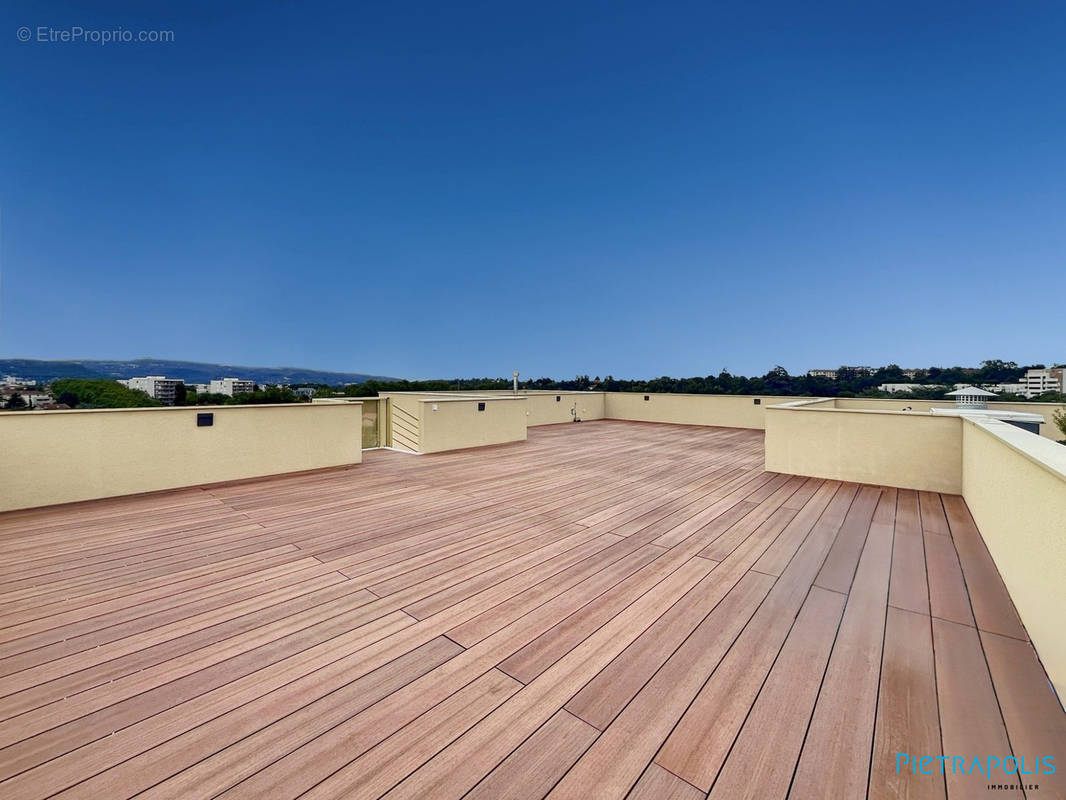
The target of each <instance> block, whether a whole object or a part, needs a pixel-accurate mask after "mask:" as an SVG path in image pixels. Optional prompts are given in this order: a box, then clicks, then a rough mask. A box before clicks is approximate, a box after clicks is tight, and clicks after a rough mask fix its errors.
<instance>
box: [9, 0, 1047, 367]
mask: <svg viewBox="0 0 1066 800" xmlns="http://www.w3.org/2000/svg"><path fill="white" fill-rule="evenodd" d="M0 17H2V18H3V20H4V21H5V22H7V23H8V25H7V28H6V30H8V32H9V36H10V40H9V41H8V42H7V43H6V45H5V47H3V48H0V66H2V67H3V70H4V74H5V75H7V76H9V78H10V79H9V81H8V82H7V85H6V87H5V100H6V103H5V108H6V110H7V114H6V115H5V125H4V137H3V143H2V144H0V175H3V176H4V180H3V181H2V183H0V215H2V226H3V230H2V244H0V356H24V357H37V358H68V357H70V356H71V355H77V356H78V357H81V358H92V357H96V358H114V357H115V356H116V355H118V356H122V355H123V354H127V353H129V352H130V351H131V350H135V351H139V352H141V353H152V354H154V355H155V356H156V357H159V358H181V359H190V360H201V361H217V362H223V363H236V364H241V363H244V364H301V365H306V366H307V367H311V368H319V369H326V370H358V371H360V372H366V373H376V374H385V375H398V376H406V377H413V378H421V377H440V376H455V375H459V376H468V375H497V374H501V373H502V374H504V375H509V374H510V371H511V370H513V369H518V370H520V371H521V372H522V374H523V375H525V376H542V375H549V376H569V375H574V374H578V373H585V372H587V371H589V370H596V371H598V372H599V373H600V374H601V375H602V374H612V375H616V376H656V375H664V374H665V375H706V374H716V373H718V372H719V371H720V370H722V369H728V370H729V371H730V372H733V373H736V374H745V375H755V374H762V373H765V372H766V371H767V370H769V369H770V368H771V367H773V366H774V365H776V364H780V365H782V366H784V367H786V368H787V369H788V370H789V371H790V372H792V373H802V372H804V371H806V370H807V369H811V368H818V367H822V368H832V367H836V366H838V365H839V364H840V363H853V364H869V363H873V364H877V363H891V362H894V363H898V364H900V365H901V366H904V367H913V366H918V365H923V364H936V363H940V364H944V365H953V364H975V363H976V362H978V361H979V360H980V359H982V358H988V357H997V356H1000V357H1002V356H1008V354H1009V357H1012V358H1014V359H1019V360H1020V361H1019V363H1022V362H1026V363H1041V362H1044V363H1046V362H1047V361H1048V360H1049V359H1053V358H1056V357H1060V358H1061V354H1059V353H1056V352H1055V351H1054V347H1053V345H1054V344H1056V343H1059V342H1062V340H1063V329H1062V321H1061V315H1060V314H1056V313H1053V309H1052V310H1051V311H1049V310H1048V309H1045V308H1042V307H1041V306H1040V304H1041V302H1042V301H1043V298H1044V297H1046V296H1048V295H1051V296H1052V297H1054V296H1055V293H1056V291H1057V289H1058V287H1059V286H1060V284H1061V276H1062V272H1063V259H1062V254H1063V253H1064V252H1066V226H1063V225H1062V219H1064V218H1066V196H1064V195H1063V192H1062V186H1064V185H1066V161H1064V160H1063V159H1062V158H1061V142H1062V141H1064V140H1066V105H1064V104H1063V103H1061V102H1058V101H1057V98H1058V96H1059V95H1060V93H1061V92H1060V89H1061V86H1062V85H1063V83H1064V82H1066V60H1064V59H1063V58H1062V57H1061V48H1062V42H1063V41H1064V40H1066V6H1063V5H1062V4H1055V3H1041V2H1037V3H1033V4H1027V5H1026V7H1025V9H1024V13H1019V10H1018V9H1017V8H1016V7H1012V6H1007V5H982V6H972V5H970V6H955V5H952V4H936V5H932V6H931V5H929V4H918V3H909V4H908V3H902V4H893V5H891V6H886V7H875V6H869V5H854V4H832V5H828V4H827V5H822V6H808V5H797V4H793V3H779V4H771V6H767V5H765V4H763V5H758V6H743V5H739V6H737V5H734V6H715V5H707V4H694V3H667V4H655V5H648V4H632V3H628V2H621V3H617V4H610V5H609V6H591V5H577V6H575V5H574V4H572V3H566V4H562V3H556V4H552V3H547V4H540V5H538V6H537V10H536V13H535V14H533V13H530V12H529V10H528V9H519V8H517V7H513V6H511V7H506V6H489V7H480V8H466V7H453V6H440V5H436V4H422V5H419V6H403V7H393V6H388V5H386V6H367V5H365V4H339V3H322V4H316V5H313V6H309V5H305V4H267V5H263V4H261V3H247V2H236V3H227V4H223V5H219V6H214V7H201V6H199V5H196V4H193V5H190V4H187V3H177V2H161V3H153V4H148V5H146V4H137V5H136V6H131V7H129V8H127V9H125V10H120V9H117V8H114V7H110V8H108V7H104V6H102V5H98V6H97V7H96V8H91V7H88V6H86V5H85V4H82V3H74V2H71V1H70V0H59V1H58V2H55V3H49V4H48V5H47V7H40V8H35V7H33V6H28V5H24V4H19V5H17V6H12V5H10V4H9V5H8V6H7V7H5V9H4V10H3V11H0ZM45 24H46V25H51V26H57V27H60V26H63V25H73V24H77V25H79V26H82V27H84V28H86V29H90V28H99V29H114V28H119V27H121V28H124V29H128V30H165V31H172V32H173V37H171V38H169V39H168V40H167V41H153V42H144V43H142V42H130V43H112V44H109V45H106V46H105V45H100V44H95V45H94V44H90V43H63V42H60V41H52V42H41V41H36V40H33V41H24V42H23V41H17V40H16V39H15V37H14V35H13V34H11V32H12V31H15V30H16V29H18V28H19V27H20V26H28V28H35V26H38V25H45ZM947 43H950V44H947Z"/></svg>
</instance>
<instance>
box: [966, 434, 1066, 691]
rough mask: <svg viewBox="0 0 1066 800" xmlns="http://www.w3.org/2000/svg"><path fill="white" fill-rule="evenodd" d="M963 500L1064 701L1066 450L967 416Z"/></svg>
mask: <svg viewBox="0 0 1066 800" xmlns="http://www.w3.org/2000/svg"><path fill="white" fill-rule="evenodd" d="M962 441H963V444H962V453H963V456H962V460H963V466H962V495H963V497H964V498H965V500H966V505H968V506H969V507H970V513H971V514H973V518H974V522H976V523H977V528H978V530H980V531H981V537H982V538H983V539H984V541H985V544H986V545H987V546H988V551H989V553H990V554H991V556H992V560H993V561H995V562H996V566H997V567H998V568H999V572H1000V575H1002V577H1003V582H1004V583H1005V584H1006V586H1007V591H1008V592H1010V596H1011V599H1012V600H1013V601H1014V606H1015V608H1017V609H1018V613H1019V615H1020V616H1021V618H1022V622H1023V623H1024V624H1025V628H1026V630H1027V631H1028V633H1029V637H1030V638H1031V639H1032V641H1033V644H1034V646H1035V647H1036V651H1037V653H1038V654H1039V655H1040V659H1041V661H1043V663H1044V668H1045V669H1046V670H1047V673H1048V676H1049V677H1050V678H1051V682H1052V683H1053V684H1054V685H1055V690H1056V691H1057V692H1058V695H1059V699H1060V700H1063V699H1066V625H1064V624H1063V618H1062V615H1063V611H1064V610H1066V447H1064V446H1062V445H1060V444H1056V443H1054V442H1048V441H1045V440H1043V439H1040V438H1038V437H1036V436H1033V435H1032V434H1029V433H1026V432H1025V431H1022V430H1019V429H1018V428H1015V427H1013V426H1011V425H1008V424H1006V423H1004V422H998V421H988V422H986V421H978V420H974V419H965V420H964V421H963V426H962Z"/></svg>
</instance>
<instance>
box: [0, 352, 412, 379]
mask: <svg viewBox="0 0 1066 800" xmlns="http://www.w3.org/2000/svg"><path fill="white" fill-rule="evenodd" d="M4 375H16V376H18V377H20V378H26V379H27V380H35V381H40V382H42V383H47V382H49V381H53V380H55V379H56V378H116V379H117V378H133V377H138V376H142V375H165V376H166V377H168V378H181V379H182V380H184V381H186V382H187V383H208V382H210V381H211V380H214V379H216V378H224V377H234V378H244V379H246V380H252V381H255V382H256V383H328V384H330V385H336V384H347V383H363V382H364V381H369V380H383V381H391V380H396V378H390V377H387V376H384V375H365V374H363V373H362V372H325V371H323V370H317V369H304V368H303V367H241V366H237V365H235V364H205V363H201V362H198V361H170V360H168V359H164V358H138V359H135V360H133V361H93V360H85V359H76V360H70V361H40V360H38V359H33V358H0V377H2V376H4Z"/></svg>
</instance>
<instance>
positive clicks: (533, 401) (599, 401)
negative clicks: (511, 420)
mask: <svg viewBox="0 0 1066 800" xmlns="http://www.w3.org/2000/svg"><path fill="white" fill-rule="evenodd" d="M521 396H522V397H525V399H526V424H527V425H529V426H530V427H533V426H536V425H554V424H557V423H561V422H573V420H574V415H573V414H572V413H571V412H572V411H574V410H576V411H577V416H578V418H579V419H581V420H582V421H590V420H596V419H603V418H604V417H605V416H606V413H605V411H604V406H605V398H604V393H603V392H535V393H528V394H523V395H521ZM556 398H558V399H556Z"/></svg>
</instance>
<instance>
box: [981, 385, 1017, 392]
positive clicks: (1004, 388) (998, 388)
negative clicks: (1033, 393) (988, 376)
mask: <svg viewBox="0 0 1066 800" xmlns="http://www.w3.org/2000/svg"><path fill="white" fill-rule="evenodd" d="M981 388H982V389H986V390H988V391H990V392H995V393H996V394H1025V389H1026V385H1025V384H1024V383H986V384H982V385H981Z"/></svg>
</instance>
